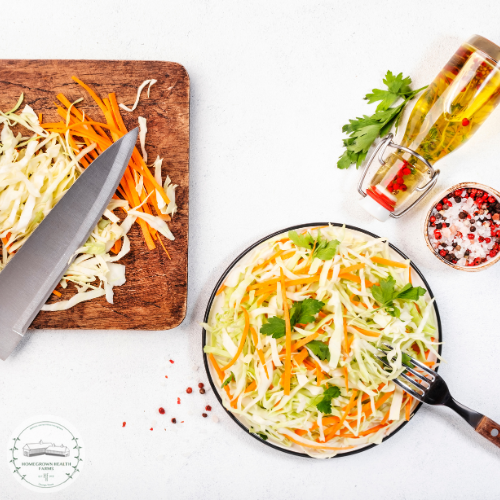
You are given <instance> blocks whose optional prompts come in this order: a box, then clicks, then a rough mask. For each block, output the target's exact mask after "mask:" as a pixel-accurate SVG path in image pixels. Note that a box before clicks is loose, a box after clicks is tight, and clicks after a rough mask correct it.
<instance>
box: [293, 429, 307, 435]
mask: <svg viewBox="0 0 500 500" xmlns="http://www.w3.org/2000/svg"><path fill="white" fill-rule="evenodd" d="M294 432H295V434H297V436H300V437H302V436H304V435H305V434H307V431H306V430H305V429H295V430H294Z"/></svg>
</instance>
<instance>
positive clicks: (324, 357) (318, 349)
mask: <svg viewBox="0 0 500 500" xmlns="http://www.w3.org/2000/svg"><path fill="white" fill-rule="evenodd" d="M306 347H307V348H308V349H309V350H310V351H311V352H312V353H313V354H315V355H316V356H318V358H319V359H321V361H330V349H329V348H328V346H327V345H325V344H323V342H320V341H319V340H311V341H310V342H308V343H307V344H306Z"/></svg>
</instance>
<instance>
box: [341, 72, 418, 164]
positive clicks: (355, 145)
mask: <svg viewBox="0 0 500 500" xmlns="http://www.w3.org/2000/svg"><path fill="white" fill-rule="evenodd" d="M383 82H384V84H385V85H386V87H387V90H381V89H373V90H372V92H371V94H366V96H365V97H364V98H365V99H366V100H367V101H368V103H370V104H371V103H374V102H379V101H380V102H379V105H378V106H377V110H376V112H375V113H374V114H373V115H372V116H367V115H364V116H363V117H362V118H355V119H354V120H349V123H348V124H347V125H344V126H343V127H342V132H344V133H346V134H348V135H349V137H348V138H346V139H343V143H344V147H345V148H346V150H345V151H344V154H343V155H342V156H341V157H340V159H339V160H338V162H337V167H338V168H341V169H345V168H349V167H350V166H351V165H352V164H353V163H355V164H356V168H358V167H359V166H360V165H361V163H363V161H364V159H365V158H366V155H367V153H368V150H369V149H370V146H371V145H372V144H373V142H374V141H375V139H376V138H377V137H383V136H385V135H386V134H388V133H389V131H390V130H391V128H392V126H393V125H395V126H396V129H397V127H398V125H399V121H400V120H401V116H402V114H403V110H404V108H405V106H406V105H407V104H408V102H409V101H411V100H412V99H413V98H414V97H415V96H416V95H417V94H418V93H419V92H420V91H422V90H424V89H426V88H427V85H426V86H425V87H422V88H420V89H418V90H412V89H411V87H410V84H411V78H410V77H409V76H407V77H406V78H403V73H399V75H397V76H395V75H394V74H393V73H392V72H391V71H388V72H387V74H386V75H385V78H384V80H383ZM399 99H403V102H402V103H401V104H399V105H398V106H395V107H393V108H391V107H390V106H392V105H393V104H394V103H396V101H398V100H399Z"/></svg>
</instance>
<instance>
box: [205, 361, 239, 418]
mask: <svg viewBox="0 0 500 500" xmlns="http://www.w3.org/2000/svg"><path fill="white" fill-rule="evenodd" d="M208 358H209V359H210V361H211V362H212V365H213V367H214V368H215V371H216V372H217V375H218V376H219V380H220V383H221V384H222V382H224V372H223V371H222V370H221V369H220V366H219V364H218V363H217V360H216V359H215V356H214V355H213V354H212V353H210V354H209V355H208ZM224 390H225V391H226V394H227V397H228V398H229V401H230V404H231V407H232V408H236V401H233V400H232V397H231V391H230V390H229V387H228V386H227V385H225V386H224Z"/></svg>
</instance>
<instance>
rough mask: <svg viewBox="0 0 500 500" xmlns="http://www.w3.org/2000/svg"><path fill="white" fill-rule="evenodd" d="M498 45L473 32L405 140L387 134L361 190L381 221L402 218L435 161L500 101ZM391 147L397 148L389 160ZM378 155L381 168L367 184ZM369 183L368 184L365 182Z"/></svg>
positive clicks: (419, 106) (432, 178)
mask: <svg viewBox="0 0 500 500" xmlns="http://www.w3.org/2000/svg"><path fill="white" fill-rule="evenodd" d="M499 61H500V47H498V46H497V45H495V44H494V43H492V42H490V41H489V40H487V39H486V38H483V37H481V36H478V35H475V36H473V37H472V38H471V39H470V40H468V41H467V42H465V43H464V44H463V45H462V46H461V47H460V48H459V49H458V50H457V51H456V52H455V54H454V55H453V57H452V58H451V59H450V60H449V61H448V63H447V64H446V66H445V67H444V68H443V69H442V70H441V72H440V73H439V74H438V75H437V77H436V78H435V79H434V81H433V82H432V83H431V84H430V85H429V86H428V87H427V89H425V90H424V91H423V92H422V94H421V95H420V97H419V99H418V101H417V103H416V104H415V106H414V107H413V110H412V112H411V114H410V117H409V119H408V122H407V124H406V130H405V133H404V136H403V139H402V140H401V144H395V143H393V142H392V134H389V135H388V136H386V137H385V138H384V139H383V140H382V141H381V142H380V144H379V146H378V147H377V149H376V150H375V152H374V153H373V155H372V156H371V158H370V160H369V161H368V162H367V165H366V167H365V170H364V172H363V176H362V178H361V181H360V184H359V187H358V190H359V191H360V193H361V194H362V195H363V196H364V197H365V198H364V200H363V201H362V202H361V204H362V205H363V207H364V208H365V209H366V210H368V211H369V212H370V213H371V214H372V215H374V216H375V217H377V218H378V219H379V220H382V221H385V220H387V218H388V217H389V216H392V217H396V218H397V217H401V216H402V215H404V214H405V213H406V212H407V211H408V210H409V209H410V208H411V207H413V206H414V205H415V204H416V203H418V202H419V201H420V200H421V199H422V198H423V197H424V196H425V195H426V194H427V193H428V192H429V191H430V190H431V189H432V187H433V186H434V184H435V183H436V181H437V177H438V175H439V170H435V169H434V168H433V164H434V163H435V162H436V161H438V160H440V159H441V158H443V157H444V156H446V155H447V154H449V153H451V152H452V151H454V150H455V149H457V148H458V147H459V146H461V145H462V144H463V143H464V142H465V141H467V140H468V139H469V138H470V137H472V135H473V134H474V133H475V132H476V130H477V129H478V128H479V127H480V126H481V125H482V123H483V122H484V121H485V120H486V118H488V116H489V115H490V114H491V113H492V111H493V110H494V109H495V108H496V107H497V105H498V104H499V102H500V71H499V70H500V64H499ZM387 147H391V148H395V151H394V152H392V153H391V154H390V155H389V156H388V158H387V159H384V158H383V155H384V152H385V150H386V148H387ZM377 154H378V158H379V162H380V165H379V168H378V169H377V170H376V172H375V173H374V174H373V175H372V176H371V177H370V176H368V178H369V179H370V180H369V182H368V183H367V184H366V183H364V182H363V181H364V179H365V178H366V176H367V173H368V170H369V168H370V165H371V164H372V162H373V160H374V159H375V157H376V156H377ZM363 184H365V185H363Z"/></svg>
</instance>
